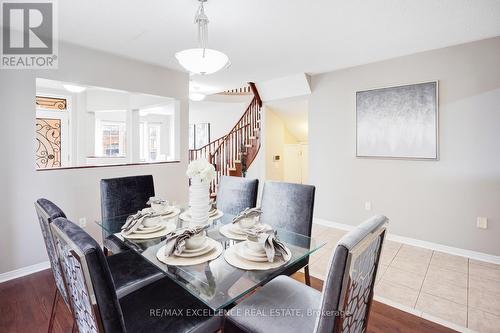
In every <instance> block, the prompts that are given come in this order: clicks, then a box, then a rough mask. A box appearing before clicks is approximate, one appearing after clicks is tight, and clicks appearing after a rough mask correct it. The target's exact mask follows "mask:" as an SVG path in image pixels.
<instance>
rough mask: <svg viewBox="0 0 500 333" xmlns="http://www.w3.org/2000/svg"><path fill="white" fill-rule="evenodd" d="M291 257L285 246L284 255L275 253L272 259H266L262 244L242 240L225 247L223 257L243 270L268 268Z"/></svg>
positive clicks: (272, 267)
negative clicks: (227, 247)
mask: <svg viewBox="0 0 500 333" xmlns="http://www.w3.org/2000/svg"><path fill="white" fill-rule="evenodd" d="M291 257H292V253H291V251H290V249H288V248H286V255H284V257H282V256H278V255H275V256H274V258H273V261H272V262H270V261H269V260H268V256H267V253H266V251H265V249H264V246H263V245H262V244H260V243H258V242H253V241H248V240H247V241H244V242H240V243H238V244H235V245H233V246H231V247H230V248H229V249H226V252H225V253H224V259H226V261H227V262H228V263H229V264H230V265H232V266H235V267H237V268H241V269H245V270H268V269H274V268H278V267H280V266H282V265H284V264H286V263H287V262H288V261H289V260H290V259H291Z"/></svg>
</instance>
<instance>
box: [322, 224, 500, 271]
mask: <svg viewBox="0 0 500 333" xmlns="http://www.w3.org/2000/svg"><path fill="white" fill-rule="evenodd" d="M314 223H316V224H319V225H322V226H325V227H331V228H335V229H340V230H345V231H350V230H352V229H354V227H355V226H353V225H349V224H343V223H338V222H332V221H328V220H325V219H320V218H316V217H315V218H314ZM387 239H389V240H391V241H395V242H399V243H403V244H408V245H413V246H419V247H423V248H426V249H429V250H434V251H440V252H445V253H448V254H453V255H456V256H461V257H467V258H471V259H475V260H480V261H485V262H488V263H492V264H497V265H500V256H495V255H492V254H487V253H483V252H477V251H472V250H466V249H461V248H458V247H453V246H448V245H442V244H439V243H433V242H428V241H424V240H420V239H415V238H410V237H404V236H399V235H395V234H391V233H389V234H387Z"/></svg>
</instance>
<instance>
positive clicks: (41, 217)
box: [35, 199, 69, 306]
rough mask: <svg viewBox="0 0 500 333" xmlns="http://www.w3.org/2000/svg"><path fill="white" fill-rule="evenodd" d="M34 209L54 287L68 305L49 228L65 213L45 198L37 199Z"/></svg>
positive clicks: (59, 264) (59, 265)
mask: <svg viewBox="0 0 500 333" xmlns="http://www.w3.org/2000/svg"><path fill="white" fill-rule="evenodd" d="M35 210H36V214H37V216H38V222H39V223H40V229H42V236H43V241H44V242H45V248H46V249H47V255H48V256H49V262H50V267H51V268H52V274H53V275H54V280H55V281H56V287H57V289H58V290H59V293H60V294H61V296H62V298H63V299H64V302H65V303H66V304H67V305H68V306H69V301H68V294H67V292H66V286H65V285H64V278H63V276H62V272H61V263H60V262H59V257H58V255H57V252H56V248H55V246H54V238H53V237H52V231H51V229H50V223H51V222H52V221H53V220H55V219H56V218H58V217H66V215H65V214H64V212H63V211H62V210H61V209H60V208H59V207H57V206H56V205H55V204H54V203H52V202H51V201H49V200H47V199H38V200H37V201H36V202H35Z"/></svg>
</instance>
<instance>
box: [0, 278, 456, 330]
mask: <svg viewBox="0 0 500 333" xmlns="http://www.w3.org/2000/svg"><path fill="white" fill-rule="evenodd" d="M294 278H295V279H297V280H300V281H303V278H304V277H303V275H302V274H301V273H297V274H295V275H294ZM311 283H312V286H313V287H314V288H316V289H318V290H321V287H322V285H323V281H321V280H319V279H317V278H314V277H312V278H311ZM54 292H55V284H54V279H53V277H52V273H51V272H50V270H45V271H41V272H38V273H35V274H31V275H28V276H25V277H22V278H19V279H15V280H11V281H7V282H4V283H2V284H0V332H2V333H25V332H30V333H45V332H47V325H48V322H49V316H50V309H51V306H52V300H53V297H54ZM57 311H58V312H57V314H56V318H55V322H54V332H56V333H63V332H71V328H72V324H73V321H72V319H71V314H70V312H69V311H68V309H67V307H66V305H65V304H64V301H62V300H61V301H60V302H59V306H58V310H57ZM368 332H369V333H393V332H394V333H403V332H404V333H417V332H426V333H427V332H432V333H451V332H455V331H453V330H450V329H448V328H445V327H443V326H440V325H437V324H435V323H432V322H430V321H428V320H425V319H422V318H419V317H416V316H414V315H411V314H409V313H406V312H403V311H400V310H398V309H395V308H392V307H390V306H388V305H385V304H382V303H379V302H374V303H373V306H372V312H371V314H370V322H369V325H368Z"/></svg>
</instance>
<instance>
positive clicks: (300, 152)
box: [283, 144, 309, 184]
mask: <svg viewBox="0 0 500 333" xmlns="http://www.w3.org/2000/svg"><path fill="white" fill-rule="evenodd" d="M308 154H309V149H308V146H307V144H285V146H284V149H283V180H284V181H285V182H288V183H298V184H306V183H307V180H308V173H309V166H308Z"/></svg>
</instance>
